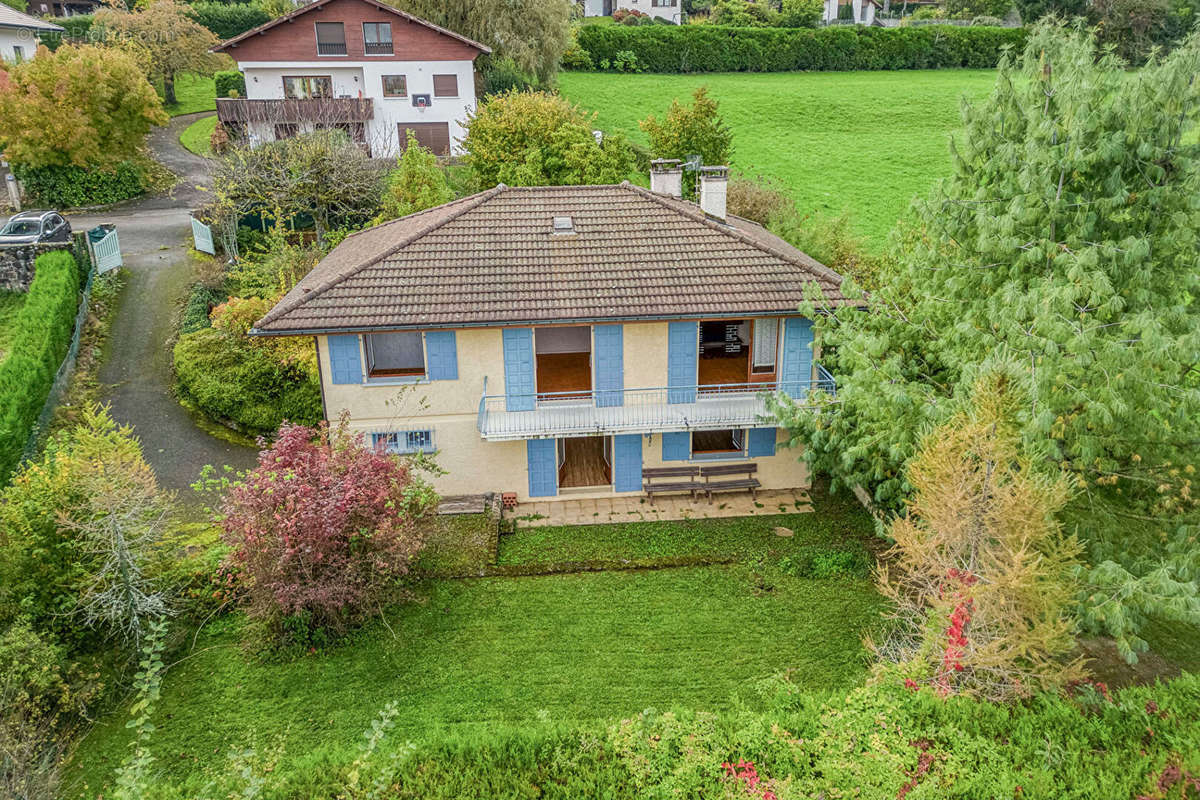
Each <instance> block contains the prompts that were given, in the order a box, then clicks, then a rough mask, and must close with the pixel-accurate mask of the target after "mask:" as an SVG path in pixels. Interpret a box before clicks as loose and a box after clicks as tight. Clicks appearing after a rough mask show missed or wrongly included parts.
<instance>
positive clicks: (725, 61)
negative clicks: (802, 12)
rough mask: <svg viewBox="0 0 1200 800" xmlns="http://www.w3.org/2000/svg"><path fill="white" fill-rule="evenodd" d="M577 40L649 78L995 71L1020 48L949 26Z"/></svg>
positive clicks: (594, 57) (994, 31)
mask: <svg viewBox="0 0 1200 800" xmlns="http://www.w3.org/2000/svg"><path fill="white" fill-rule="evenodd" d="M576 39H577V41H578V43H579V47H580V48H581V49H582V50H583V51H585V52H586V53H587V54H588V56H589V57H590V59H591V61H592V63H593V64H595V65H597V66H600V65H601V63H602V62H608V63H610V64H612V63H614V62H628V60H629V55H630V54H632V55H634V56H636V62H635V63H636V64H637V66H638V68H639V69H641V70H645V71H647V72H788V71H793V70H814V71H816V70H844V71H849V70H875V69H934V68H940V67H975V68H986V67H994V66H996V63H997V62H998V61H999V60H1000V56H1001V54H1002V53H1003V52H1004V49H1005V48H1006V47H1013V48H1020V47H1021V45H1022V44H1023V43H1024V41H1025V30H1024V29H1023V28H988V27H970V28H963V27H956V26H951V25H929V26H921V27H904V28H874V27H866V26H860V25H836V26H829V27H825V28H816V29H813V28H730V27H722V26H717V25H645V26H636V27H629V26H625V25H583V26H581V27H580V28H579V30H578V31H577V32H576Z"/></svg>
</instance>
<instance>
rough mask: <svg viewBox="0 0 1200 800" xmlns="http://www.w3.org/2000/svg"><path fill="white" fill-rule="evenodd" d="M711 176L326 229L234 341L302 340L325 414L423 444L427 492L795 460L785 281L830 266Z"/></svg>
mask: <svg viewBox="0 0 1200 800" xmlns="http://www.w3.org/2000/svg"><path fill="white" fill-rule="evenodd" d="M727 172H728V171H727V170H726V169H725V168H723V167H710V168H705V171H704V174H703V175H702V177H701V188H700V202H699V204H698V205H697V204H694V203H690V202H685V201H683V200H682V199H680V185H681V178H680V176H681V170H680V168H679V167H678V162H655V164H654V168H653V170H652V175H651V189H650V190H646V189H643V188H640V187H638V186H633V185H630V184H629V183H623V184H620V185H613V186H545V187H519V188H518V187H507V186H504V185H500V186H497V187H495V188H493V189H490V190H488V191H485V192H482V193H480V194H476V195H473V196H470V197H466V198H463V199H460V200H456V201H453V202H451V203H448V204H446V205H442V206H438V207H436V208H432V209H429V210H427V211H423V212H420V213H417V214H412V215H410V216H408V217H404V218H402V219H398V220H394V221H392V222H388V223H385V224H383V225H379V226H377V227H374V228H370V229H368V230H365V231H361V232H359V233H355V234H353V235H351V236H349V237H347V238H346V240H345V241H343V242H342V243H341V244H340V245H338V247H337V248H335V249H334V250H333V251H332V252H331V253H330V254H329V255H328V256H327V257H326V258H325V259H324V260H323V261H321V262H320V263H319V264H318V265H317V266H316V268H314V269H313V271H312V272H311V273H310V274H309V275H308V276H306V277H305V278H304V279H303V280H301V281H300V282H299V283H298V284H297V285H296V286H295V288H293V289H292V290H291V291H290V292H289V293H288V294H287V295H286V296H285V297H284V298H283V299H282V300H281V301H280V302H279V303H278V304H277V305H276V306H275V307H274V308H273V309H271V311H270V312H269V313H268V314H267V315H266V316H265V317H263V318H262V319H261V320H259V321H258V322H257V323H256V324H255V327H254V329H253V330H252V331H251V334H252V335H257V336H305V337H312V338H313V339H314V341H315V346H316V349H317V354H318V361H319V369H320V381H321V393H322V401H323V404H324V411H325V416H326V418H327V419H329V420H337V419H338V418H339V417H340V416H341V415H342V414H343V413H345V414H348V415H349V421H350V422H349V424H350V425H351V427H352V428H353V429H354V430H357V431H361V432H363V433H365V434H366V435H367V436H368V437H369V441H370V442H372V443H373V444H375V445H376V446H380V447H386V448H388V449H390V450H393V451H396V452H399V453H412V452H416V451H436V453H437V462H438V464H439V466H441V467H442V468H443V469H445V470H446V474H445V475H442V476H440V477H438V478H436V479H435V481H434V483H435V486H436V488H437V489H438V490H439V491H440V492H442V493H443V494H446V495H454V494H467V493H480V492H487V491H501V492H504V491H512V492H516V493H517V495H518V498H519V499H520V500H527V499H529V498H547V497H555V496H561V495H570V496H571V498H587V497H606V496H607V497H611V496H612V495H614V494H618V495H620V494H624V493H638V492H640V491H641V490H642V470H643V469H644V468H646V467H661V466H663V465H667V466H675V465H691V464H710V465H711V464H714V463H725V464H745V463H748V462H752V463H754V464H755V465H756V466H757V469H758V473H757V474H758V478H759V480H760V481H761V484H762V488H764V489H786V488H803V487H806V486H807V485H808V474H807V471H806V469H805V467H804V465H803V464H801V463H800V462H799V461H798V454H797V452H796V451H795V450H790V449H784V448H781V447H780V446H779V443H780V441H781V440H783V439H784V434H783V433H782V431H780V430H778V429H777V428H776V427H775V426H774V425H773V424H772V423H771V422H770V421H769V417H768V415H767V407H766V398H767V396H768V395H769V394H770V393H772V392H783V393H785V394H788V395H790V396H791V397H793V398H795V399H797V400H798V401H800V402H803V401H804V400H805V398H806V397H807V396H808V394H809V392H810V390H811V389H812V388H813V387H814V386H822V387H823V388H827V389H832V378H831V377H830V376H829V375H828V373H826V372H824V371H823V370H822V369H821V368H820V367H819V365H818V364H816V363H815V361H814V355H815V353H814V350H813V346H812V344H813V332H812V325H811V321H810V320H809V319H805V318H804V317H802V316H800V315H799V313H798V312H797V310H796V309H797V308H798V306H799V304H800V302H801V301H802V300H803V299H804V298H805V297H806V292H808V291H816V292H819V293H820V294H821V295H823V296H824V298H825V299H826V300H827V301H828V302H829V303H831V304H833V305H838V304H841V303H843V302H845V300H844V298H843V297H842V295H841V293H840V289H839V287H840V285H841V278H840V276H839V275H838V274H837V273H835V272H833V271H832V270H830V269H828V268H826V267H824V266H822V265H821V264H819V263H817V262H816V261H814V260H813V259H812V258H810V257H808V256H807V255H805V254H804V253H802V252H800V251H799V250H797V249H796V248H794V247H792V246H790V245H789V244H787V243H786V242H784V241H783V240H782V239H780V238H778V237H776V236H774V235H773V234H771V233H768V232H767V231H766V230H765V229H764V228H763V227H762V226H760V225H758V224H756V223H753V222H750V221H748V220H745V219H741V218H739V217H735V216H731V215H728V214H726V209H725V191H726V182H727Z"/></svg>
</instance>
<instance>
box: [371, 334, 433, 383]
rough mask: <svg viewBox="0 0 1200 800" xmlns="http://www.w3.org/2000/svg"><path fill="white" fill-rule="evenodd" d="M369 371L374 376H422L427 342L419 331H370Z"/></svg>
mask: <svg viewBox="0 0 1200 800" xmlns="http://www.w3.org/2000/svg"><path fill="white" fill-rule="evenodd" d="M365 338H366V340H367V374H368V375H370V376H371V377H373V378H396V377H423V376H424V375H425V344H424V342H423V341H422V339H421V332H420V331H403V332H400V333H370V334H367V336H366V337H365Z"/></svg>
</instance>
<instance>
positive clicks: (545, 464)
mask: <svg viewBox="0 0 1200 800" xmlns="http://www.w3.org/2000/svg"><path fill="white" fill-rule="evenodd" d="M557 453H558V450H557V447H556V446H555V441H554V439H528V440H526V442H525V458H526V460H527V461H528V463H529V467H528V469H529V496H530V497H554V496H555V495H556V494H558V456H557Z"/></svg>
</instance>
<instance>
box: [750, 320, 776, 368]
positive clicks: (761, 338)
mask: <svg viewBox="0 0 1200 800" xmlns="http://www.w3.org/2000/svg"><path fill="white" fill-rule="evenodd" d="M778 347H779V320H778V319H776V318H774V317H772V318H770V319H756V320H754V358H753V362H752V363H751V365H750V370H751V371H752V372H759V373H767V372H774V371H775V351H776V350H777V349H778Z"/></svg>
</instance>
